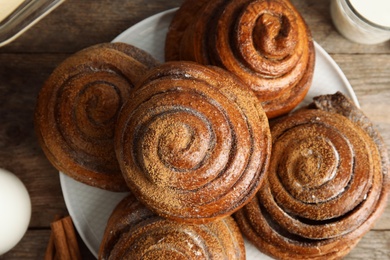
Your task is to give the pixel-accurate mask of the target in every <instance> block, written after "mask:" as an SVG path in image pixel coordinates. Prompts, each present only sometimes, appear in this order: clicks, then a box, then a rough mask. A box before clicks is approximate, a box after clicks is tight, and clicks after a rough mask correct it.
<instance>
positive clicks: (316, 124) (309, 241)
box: [235, 93, 390, 259]
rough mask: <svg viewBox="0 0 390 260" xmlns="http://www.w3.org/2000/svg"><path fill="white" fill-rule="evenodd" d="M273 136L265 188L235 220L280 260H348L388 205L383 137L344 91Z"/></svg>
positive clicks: (285, 121) (280, 124) (275, 129)
mask: <svg viewBox="0 0 390 260" xmlns="http://www.w3.org/2000/svg"><path fill="white" fill-rule="evenodd" d="M271 135H272V138H273V148H272V149H273V150H272V156H271V162H270V167H269V171H268V177H267V179H266V181H265V184H264V186H263V188H262V189H261V190H260V191H259V192H258V194H257V196H256V197H255V199H253V200H252V201H251V202H249V203H248V204H247V205H246V206H245V207H244V208H243V209H242V210H240V211H239V212H238V213H237V214H236V216H235V217H236V220H237V222H238V224H239V226H240V229H241V231H242V232H243V234H245V235H246V236H247V237H248V238H249V240H250V241H251V242H252V243H254V244H255V245H256V246H257V247H258V248H259V249H260V250H261V251H263V252H265V253H266V254H269V255H270V256H272V257H275V258H277V259H308V258H310V259H340V258H342V257H343V256H345V255H346V254H348V253H349V252H350V250H351V249H352V248H353V247H354V246H355V245H356V244H357V243H358V242H359V240H360V239H361V237H362V236H363V235H364V234H365V233H366V232H368V231H369V229H370V228H371V227H372V226H373V223H374V222H375V220H377V219H378V218H379V216H380V215H381V213H382V211H383V209H384V208H385V206H386V200H387V197H388V193H389V186H390V181H389V174H388V170H389V165H388V163H389V158H388V154H387V149H386V147H385V146H384V143H383V141H382V139H381V138H380V136H379V134H378V133H377V131H376V130H375V129H374V127H373V126H372V124H371V122H370V121H369V120H368V118H367V117H366V116H365V115H364V114H363V113H362V112H361V111H360V110H359V109H358V108H357V107H356V106H355V105H354V104H353V103H352V102H351V101H350V100H349V99H347V98H346V97H345V96H344V95H343V94H341V93H336V94H334V95H325V96H319V97H316V98H314V102H313V103H312V104H311V105H310V106H309V107H308V108H305V109H302V110H299V111H297V112H295V113H293V114H291V115H289V116H286V117H283V118H280V119H278V120H276V121H274V122H273V123H272V124H271Z"/></svg>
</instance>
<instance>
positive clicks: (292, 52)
mask: <svg viewBox="0 0 390 260" xmlns="http://www.w3.org/2000/svg"><path fill="white" fill-rule="evenodd" d="M165 58H166V60H168V61H172V60H190V61H196V62H198V63H201V64H211V65H215V66H219V67H222V68H225V69H226V70H228V71H230V72H232V73H234V74H235V75H237V76H238V77H239V78H240V79H241V80H243V81H244V82H245V83H246V84H247V85H248V86H250V88H251V89H252V90H253V91H254V92H255V93H256V95H257V97H258V98H259V100H260V101H261V102H262V105H263V108H264V110H265V112H266V114H267V116H268V117H269V118H273V117H276V116H279V115H282V114H285V113H287V112H289V111H290V110H292V109H293V108H294V107H296V106H297V105H298V104H299V103H300V102H301V101H302V100H303V98H304V97H305V95H306V93H307V92H308V90H309V88H310V86H311V82H312V78H313V71H314V63H315V52H314V45H313V40H312V37H311V33H310V30H309V28H308V27H307V25H306V23H305V21H304V19H303V18H302V17H301V15H300V14H299V12H298V11H297V10H296V8H295V7H294V6H293V5H292V4H291V2H290V1H289V0H271V1H269V0H267V1H266V0H260V1H254V0H241V1H236V0H234V1H233V0H228V1H223V0H215V1H207V0H200V1H192V0H187V1H185V2H184V3H183V4H182V6H181V7H180V9H179V10H178V11H177V13H176V14H175V16H174V18H173V20H172V22H171V25H170V27H169V31H168V34H167V38H166V44H165Z"/></svg>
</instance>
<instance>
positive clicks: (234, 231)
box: [98, 194, 245, 260]
mask: <svg viewBox="0 0 390 260" xmlns="http://www.w3.org/2000/svg"><path fill="white" fill-rule="evenodd" d="M98 258H99V259H101V260H105V259H135V260H136V259H161V260H163V259H166V260H173V259H194V260H195V259H205V260H206V259H226V260H229V259H230V260H244V259H245V248H244V240H243V238H242V235H241V233H240V230H239V229H238V227H237V224H236V223H235V222H234V220H233V218H232V217H226V218H223V219H221V220H217V221H215V222H211V223H208V224H202V225H195V224H189V223H178V222H175V221H170V220H166V219H163V218H161V217H159V216H157V215H155V214H154V213H152V212H151V211H150V210H149V209H147V208H146V207H145V206H144V205H142V204H141V203H140V202H138V200H136V199H135V197H134V196H133V195H132V194H130V195H129V196H127V197H125V198H124V199H123V200H122V201H121V202H120V203H119V204H118V205H117V206H116V208H115V209H114V211H113V212H112V214H111V216H110V218H109V220H108V223H107V227H106V229H105V232H104V235H103V241H102V243H101V245H100V250H99V256H98Z"/></svg>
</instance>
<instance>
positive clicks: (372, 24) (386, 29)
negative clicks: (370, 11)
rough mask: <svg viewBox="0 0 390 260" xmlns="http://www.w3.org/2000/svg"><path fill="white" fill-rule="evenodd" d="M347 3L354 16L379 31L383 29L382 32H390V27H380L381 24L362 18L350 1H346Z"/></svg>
mask: <svg viewBox="0 0 390 260" xmlns="http://www.w3.org/2000/svg"><path fill="white" fill-rule="evenodd" d="M345 3H346V4H347V6H348V8H349V9H350V10H351V11H352V13H353V14H354V15H356V17H357V18H359V19H360V20H362V21H363V22H365V23H366V24H368V25H370V26H372V27H374V28H377V29H381V30H385V31H389V32H390V26H384V25H380V24H377V23H374V22H372V21H370V20H368V19H367V18H365V17H364V16H362V15H361V14H360V13H359V12H358V11H357V10H356V9H355V8H354V7H353V5H352V4H351V2H350V1H349V0H345Z"/></svg>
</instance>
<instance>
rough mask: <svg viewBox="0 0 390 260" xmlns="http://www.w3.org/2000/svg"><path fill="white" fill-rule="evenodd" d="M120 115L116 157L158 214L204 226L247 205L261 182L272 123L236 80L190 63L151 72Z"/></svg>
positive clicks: (135, 189)
mask: <svg viewBox="0 0 390 260" xmlns="http://www.w3.org/2000/svg"><path fill="white" fill-rule="evenodd" d="M130 99H131V100H132V102H127V103H126V104H125V105H124V106H123V109H122V111H121V113H120V115H119V119H118V125H117V128H116V133H115V148H116V154H117V158H118V161H119V164H120V166H121V169H122V172H123V175H124V177H125V179H126V181H127V184H128V186H129V187H130V189H131V191H132V192H133V193H134V194H135V195H136V196H137V198H138V199H139V200H141V201H142V202H143V203H144V204H145V205H146V206H148V207H150V208H151V209H152V210H153V211H155V212H156V213H157V214H159V215H161V216H163V217H166V218H170V219H175V220H178V221H188V222H198V223H202V222H203V223H204V222H208V221H211V220H214V219H218V218H221V217H223V216H227V215H230V214H232V213H233V212H234V211H236V210H238V209H239V208H240V207H242V206H243V205H244V204H245V203H246V202H248V201H249V199H250V198H252V197H253V196H254V194H255V193H256V191H257V190H258V189H259V187H260V185H261V184H262V182H263V179H264V172H265V171H266V170H267V168H268V162H269V157H270V148H271V145H270V143H271V139H270V132H269V125H268V120H267V117H266V115H265V113H264V111H263V109H262V107H261V105H260V103H259V102H258V101H257V99H256V97H255V96H254V94H253V93H252V92H251V91H250V90H248V89H247V88H246V87H245V85H243V84H242V83H241V81H239V80H238V79H237V78H236V77H234V76H233V75H231V74H230V73H228V72H226V71H224V70H222V69H219V68H216V67H205V66H202V65H199V64H196V63H193V62H168V63H165V64H163V65H161V66H159V67H157V68H155V69H153V70H152V71H151V72H150V73H149V74H148V76H147V77H146V79H145V80H144V81H143V82H141V84H140V85H139V87H137V89H136V90H135V91H134V92H133V95H132V96H131V98H130Z"/></svg>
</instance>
